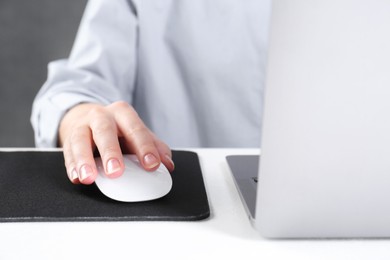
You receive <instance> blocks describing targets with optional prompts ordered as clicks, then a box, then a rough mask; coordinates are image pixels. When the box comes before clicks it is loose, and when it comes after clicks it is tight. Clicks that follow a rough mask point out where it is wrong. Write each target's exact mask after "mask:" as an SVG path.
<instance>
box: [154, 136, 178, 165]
mask: <svg viewBox="0 0 390 260" xmlns="http://www.w3.org/2000/svg"><path fill="white" fill-rule="evenodd" d="M151 135H152V136H153V138H154V143H155V145H156V147H157V150H158V153H159V154H160V158H161V162H162V163H163V164H164V165H165V167H167V169H168V171H170V172H173V170H174V169H175V164H174V162H173V160H172V151H171V149H170V148H169V146H168V145H167V144H165V143H164V142H162V141H161V140H160V139H158V138H157V137H156V136H155V135H154V134H153V133H151Z"/></svg>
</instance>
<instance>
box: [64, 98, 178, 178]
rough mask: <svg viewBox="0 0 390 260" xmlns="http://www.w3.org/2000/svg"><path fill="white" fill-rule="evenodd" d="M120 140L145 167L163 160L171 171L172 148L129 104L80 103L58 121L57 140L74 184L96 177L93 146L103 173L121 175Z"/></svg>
mask: <svg viewBox="0 0 390 260" xmlns="http://www.w3.org/2000/svg"><path fill="white" fill-rule="evenodd" d="M119 140H121V141H124V142H125V146H126V148H129V149H128V150H125V151H126V152H129V153H135V154H136V155H137V157H138V159H139V160H140V162H141V165H142V166H143V167H144V168H145V169H146V170H150V171H153V170H155V169H157V168H158V167H159V165H160V163H161V162H162V163H163V164H164V165H165V166H166V167H167V169H168V170H169V171H173V169H174V163H173V161H172V153H171V150H170V149H169V147H168V146H167V145H166V144H165V143H163V142H162V141H160V140H159V139H158V138H157V137H156V136H155V135H154V134H153V133H152V132H151V131H150V130H149V129H148V128H147V127H146V126H145V124H144V123H143V122H142V120H141V119H140V118H139V116H138V114H137V113H136V111H135V110H134V109H133V107H131V106H130V105H129V104H127V103H125V102H116V103H113V104H111V105H109V106H106V107H104V106H101V105H97V104H82V105H78V106H76V107H75V108H73V109H71V110H70V111H69V112H68V113H67V114H66V115H65V117H64V119H63V120H62V122H61V124H60V144H62V145H63V150H64V159H65V166H66V169H67V174H68V177H69V179H70V181H71V182H72V183H74V184H78V183H82V184H91V183H93V182H94V181H95V179H96V176H97V169H96V165H95V159H94V156H93V151H94V149H95V148H96V149H97V150H98V151H99V153H100V156H101V158H102V162H103V167H104V171H105V173H106V175H107V176H108V177H111V178H115V177H118V176H120V175H121V174H122V173H123V171H124V168H125V167H124V163H123V156H122V149H121V145H120V141H119Z"/></svg>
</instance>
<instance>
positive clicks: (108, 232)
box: [0, 149, 390, 260]
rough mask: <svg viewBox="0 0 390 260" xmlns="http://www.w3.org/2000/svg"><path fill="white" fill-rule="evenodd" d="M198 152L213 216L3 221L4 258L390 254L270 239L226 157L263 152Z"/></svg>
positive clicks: (381, 243) (378, 243) (367, 243)
mask: <svg viewBox="0 0 390 260" xmlns="http://www.w3.org/2000/svg"><path fill="white" fill-rule="evenodd" d="M1 150H7V149H1ZM8 150H12V149H8ZM193 150H194V151H196V152H198V154H199V157H200V161H201V166H202V170H203V174H204V180H205V185H206V190H207V193H208V197H209V202H210V207H211V217H210V218H209V219H207V220H203V221H199V222H52V223H45V222H40V223H0V260H5V259H55V260H58V259H110V260H111V259H137V260H138V259H156V260H160V259H181V260H183V259H197V260H203V259H289V260H290V259H299V260H304V259H311V260H312V259H343V260H345V259H354V260H356V259H370V260H371V259H372V260H374V259H375V260H378V259H390V239H389V240H267V239H263V238H262V237H261V236H260V235H259V234H258V233H257V231H256V230H254V229H253V228H252V226H251V225H250V222H249V220H248V217H247V214H246V212H245V210H244V207H243V205H242V203H241V200H240V197H239V195H238V193H237V190H236V187H235V185H234V183H233V179H232V177H231V174H230V171H229V168H228V166H227V164H226V160H225V155H228V154H257V153H258V152H259V151H258V150H256V149H193ZM0 199H1V198H0ZM389 221H390V220H389Z"/></svg>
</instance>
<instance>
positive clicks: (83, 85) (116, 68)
mask: <svg viewBox="0 0 390 260" xmlns="http://www.w3.org/2000/svg"><path fill="white" fill-rule="evenodd" d="M105 17H110V19H105ZM136 30H137V20H136V18H135V16H134V13H133V11H132V8H131V6H130V5H129V3H128V2H127V1H125V0H115V1H107V0H93V1H90V2H89V3H88V5H87V7H86V10H85V13H84V16H83V18H82V21H81V24H80V28H79V31H78V34H77V37H76V40H75V43H74V46H73V48H72V52H71V54H70V57H69V59H67V60H58V61H54V62H51V63H50V64H49V66H48V79H47V81H46V82H45V84H44V85H43V87H42V88H41V90H40V91H39V93H38V94H37V96H36V98H35V101H34V104H33V109H32V116H31V122H32V125H33V128H34V133H35V142H36V146H38V147H55V146H56V145H57V138H58V126H59V123H60V121H61V119H62V117H63V115H64V114H65V113H66V111H68V110H69V109H70V108H71V107H73V106H75V105H77V104H80V103H86V102H92V103H99V104H110V103H112V102H114V101H117V100H126V101H127V102H129V103H131V102H132V92H133V89H134V81H135V78H136V77H135V72H136V60H137V53H136V44H137V33H136Z"/></svg>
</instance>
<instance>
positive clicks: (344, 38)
mask: <svg viewBox="0 0 390 260" xmlns="http://www.w3.org/2000/svg"><path fill="white" fill-rule="evenodd" d="M389 28H390V1H381V0H373V1H366V0H274V1H273V3H272V13H271V19H270V33H269V35H270V36H269V52H268V61H267V70H266V82H265V96H264V113H263V127H262V138H261V139H262V144H261V155H260V162H259V158H258V156H252V157H245V156H229V157H228V158H227V160H228V163H229V165H230V167H231V170H232V172H233V176H234V179H235V182H236V185H237V187H238V189H239V191H240V194H241V197H242V198H243V201H244V203H245V205H246V208H247V209H248V213H249V214H250V216H251V219H252V221H253V224H254V227H255V228H256V229H258V230H259V232H260V234H261V235H263V236H264V237H268V238H382V237H390V29H389Z"/></svg>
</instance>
